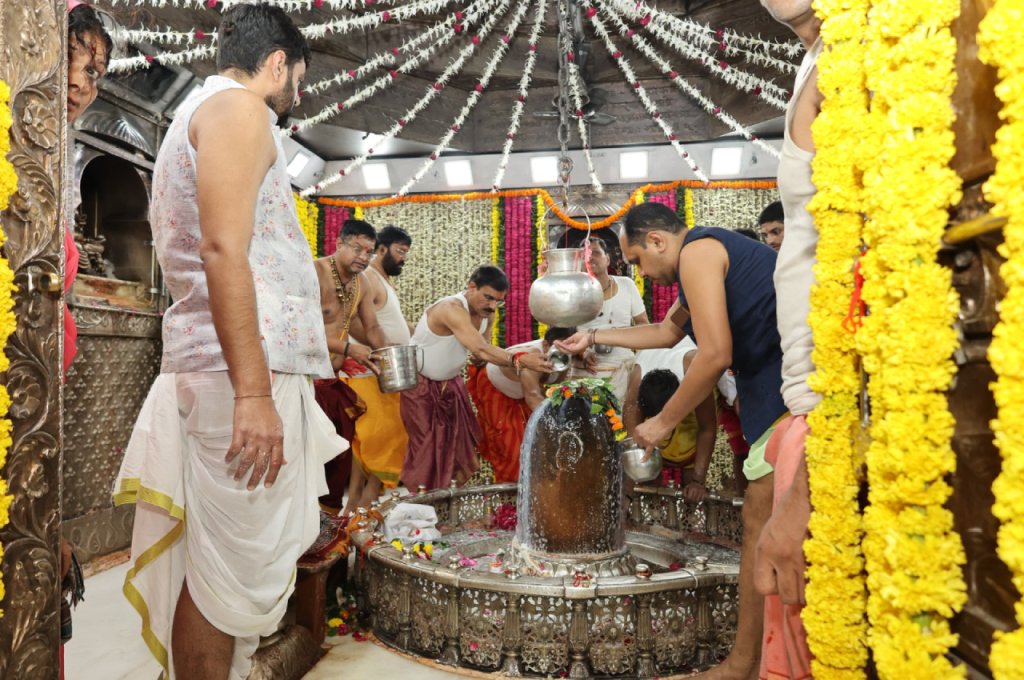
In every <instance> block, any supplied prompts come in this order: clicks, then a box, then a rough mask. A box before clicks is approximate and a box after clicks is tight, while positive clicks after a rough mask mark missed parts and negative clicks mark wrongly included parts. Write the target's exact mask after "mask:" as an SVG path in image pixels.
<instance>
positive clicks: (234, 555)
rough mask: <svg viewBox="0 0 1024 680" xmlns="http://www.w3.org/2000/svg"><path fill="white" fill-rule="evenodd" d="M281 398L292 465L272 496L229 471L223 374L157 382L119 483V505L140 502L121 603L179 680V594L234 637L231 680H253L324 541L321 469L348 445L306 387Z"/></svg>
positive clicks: (230, 399) (277, 399)
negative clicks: (261, 647) (175, 652)
mask: <svg viewBox="0 0 1024 680" xmlns="http://www.w3.org/2000/svg"><path fill="white" fill-rule="evenodd" d="M273 395H274V404H275V405H276V407H277V410H278V413H279V414H280V415H281V421H282V423H283V425H284V456H285V461H286V464H285V465H282V466H281V469H280V473H279V475H278V477H277V481H276V482H275V483H274V486H273V487H271V488H269V489H267V488H266V487H264V486H263V485H262V483H261V484H260V485H259V486H258V487H257V488H256V489H254V490H253V491H249V490H248V489H247V488H246V484H247V483H248V479H249V474H247V475H246V476H245V478H243V479H242V480H240V481H237V482H236V481H235V480H234V476H233V471H234V469H235V468H236V467H237V465H238V459H237V458H236V459H235V460H233V461H232V462H231V463H226V462H225V461H224V458H225V456H226V455H227V450H228V447H229V446H230V444H231V435H232V422H233V414H234V391H233V390H232V388H231V382H230V380H229V379H228V375H227V372H225V371H218V372H206V373H178V374H173V373H163V374H161V375H160V376H158V377H157V379H156V382H155V383H154V384H153V387H152V389H151V390H150V393H149V396H148V397H147V398H146V402H145V404H144V405H143V407H142V412H141V413H140V414H139V419H138V421H137V423H136V425H135V431H134V432H133V433H132V438H131V441H130V442H129V444H128V449H127V451H126V452H125V457H124V462H123V463H122V464H121V472H120V474H119V475H118V477H117V480H116V481H115V483H114V484H115V486H114V502H115V503H116V504H119V505H120V504H123V503H136V511H135V529H134V534H133V536H132V558H131V563H130V567H131V568H130V570H129V572H128V576H127V578H126V579H125V584H124V594H125V596H126V597H127V598H128V600H129V601H130V602H131V603H132V605H133V606H134V607H135V609H136V610H137V611H138V612H139V615H140V616H141V617H142V637H143V639H144V640H145V642H146V644H147V646H148V647H149V650H150V652H152V654H153V656H155V657H156V659H157V661H159V662H160V664H161V665H162V666H163V668H164V674H165V677H167V678H170V679H172V680H173V678H174V677H175V676H174V664H173V660H172V658H171V629H172V624H173V621H174V610H175V607H176V606H177V602H178V596H179V594H180V592H181V586H182V583H183V582H187V583H188V589H189V593H190V594H191V596H192V599H193V600H194V601H195V603H196V606H197V607H198V608H199V611H200V612H202V614H203V616H205V617H206V619H207V620H208V621H209V622H210V623H211V624H213V625H214V626H215V627H216V628H217V629H219V630H221V631H223V632H225V633H227V634H229V635H233V636H234V637H235V638H236V640H235V651H234V657H233V658H232V662H231V674H230V676H229V678H230V679H231V680H245V678H246V677H247V676H248V675H249V669H250V667H251V660H250V657H251V656H252V654H253V652H255V651H256V647H257V645H258V643H259V639H260V636H261V635H269V634H271V633H273V632H274V631H275V630H276V629H277V626H278V624H279V622H280V620H281V618H282V616H283V615H284V612H285V608H286V607H287V605H288V598H289V596H290V595H291V593H292V590H293V589H294V586H295V563H296V560H298V558H299V557H300V556H301V555H302V553H303V552H304V551H305V550H306V548H308V547H309V546H310V545H311V544H312V543H313V541H314V540H315V539H316V537H317V535H318V533H319V508H318V505H317V498H318V497H319V496H320V495H322V494H325V493H327V483H326V480H325V478H324V463H326V462H327V461H328V460H330V459H331V458H333V457H334V456H336V455H338V454H339V453H340V452H341V451H342V450H343V449H344V448H345V447H346V446H347V443H346V442H345V440H344V439H342V438H341V437H339V436H338V435H337V433H336V431H335V428H334V426H333V425H332V424H331V422H330V420H328V419H327V416H326V415H324V413H323V411H322V410H321V409H320V407H319V406H317V404H316V400H315V399H314V397H313V386H312V384H311V383H310V381H309V379H308V378H307V377H306V376H302V375H295V374H284V373H277V374H275V375H274V387H273ZM250 474H251V472H250ZM182 680H184V679H182Z"/></svg>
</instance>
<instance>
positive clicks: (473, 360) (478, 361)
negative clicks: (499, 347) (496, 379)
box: [469, 354, 487, 368]
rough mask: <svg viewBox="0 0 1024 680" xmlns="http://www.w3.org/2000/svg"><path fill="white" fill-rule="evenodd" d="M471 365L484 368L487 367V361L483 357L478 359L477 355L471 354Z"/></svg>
mask: <svg viewBox="0 0 1024 680" xmlns="http://www.w3.org/2000/svg"><path fill="white" fill-rule="evenodd" d="M469 363H471V364H473V365H474V366H476V367H477V368H483V367H484V366H486V365H487V359H484V358H483V357H478V356H476V355H475V354H470V355H469Z"/></svg>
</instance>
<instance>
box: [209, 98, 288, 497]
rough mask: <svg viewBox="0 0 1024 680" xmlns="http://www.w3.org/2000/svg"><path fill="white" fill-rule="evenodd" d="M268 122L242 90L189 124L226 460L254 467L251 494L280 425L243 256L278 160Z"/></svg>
mask: <svg viewBox="0 0 1024 680" xmlns="http://www.w3.org/2000/svg"><path fill="white" fill-rule="evenodd" d="M269 122H270V121H269V114H268V111H267V107H266V104H264V102H263V101H262V100H260V99H259V97H257V96H256V95H254V94H252V93H250V92H248V91H247V90H229V91H226V92H222V93H220V94H218V95H215V96H214V97H211V98H210V99H209V100H208V101H207V102H205V103H204V104H203V105H202V106H200V107H199V109H198V110H197V111H196V113H195V115H194V116H193V118H192V121H191V123H190V126H189V135H190V139H191V140H192V143H193V145H194V146H195V148H196V157H197V158H196V185H197V186H196V189H197V196H198V207H199V226H200V230H201V232H202V241H201V243H200V246H199V254H200V257H201V258H202V260H203V268H204V270H205V272H206V279H207V285H208V288H209V296H210V312H211V314H212V316H213V326H214V328H215V329H216V332H217V339H218V341H219V342H220V345H221V348H222V350H223V352H224V359H225V362H226V363H227V366H228V376H229V378H230V379H231V384H232V386H233V387H234V391H235V395H236V396H237V397H240V399H237V400H236V401H235V410H234V420H233V432H234V434H233V437H232V442H231V447H230V448H229V449H228V460H231V459H233V458H234V457H235V456H237V455H238V454H239V453H243V455H242V459H241V462H240V463H239V465H238V468H237V470H236V472H235V479H241V478H242V477H243V476H244V475H245V473H246V472H247V471H248V469H249V467H250V466H254V470H253V475H252V477H251V478H250V480H249V485H248V486H249V488H250V489H253V488H255V487H256V484H257V483H258V482H259V480H260V478H262V477H263V475H264V473H267V477H266V480H265V482H264V484H265V485H266V486H270V485H272V484H273V483H274V481H275V480H276V478H277V471H278V468H279V467H280V465H281V464H283V462H284V457H283V452H282V450H281V447H282V445H283V435H282V425H281V419H280V416H279V415H278V413H277V410H276V409H275V408H274V403H273V401H272V400H271V399H270V398H268V397H269V395H270V394H271V381H270V372H269V370H268V369H267V363H266V359H265V357H264V355H263V348H262V346H261V343H260V329H259V320H258V314H257V305H256V290H255V287H254V285H253V279H252V270H251V268H250V266H249V257H248V250H249V242H250V240H251V239H252V233H253V228H254V221H255V214H256V201H257V198H258V196H259V190H260V185H261V184H262V183H263V179H264V177H265V176H266V174H267V171H268V170H269V168H270V166H271V165H272V164H273V162H274V160H275V158H276V156H277V150H276V148H275V146H274V142H273V139H272V137H271V134H272V132H271V129H270V125H269ZM227 177H230V178H231V182H230V183H228V182H226V181H225V178H227Z"/></svg>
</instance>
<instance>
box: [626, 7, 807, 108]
mask: <svg viewBox="0 0 1024 680" xmlns="http://www.w3.org/2000/svg"><path fill="white" fill-rule="evenodd" d="M611 2H612V3H613V6H614V7H615V8H616V9H617V10H618V11H619V12H621V13H622V14H623V15H625V16H627V17H631V18H633V19H637V20H639V21H640V22H641V24H644V25H645V26H646V27H647V29H648V30H650V32H651V34H652V35H654V36H655V37H656V38H658V39H659V40H661V41H662V42H663V43H665V44H666V45H668V46H669V47H671V48H672V49H673V50H674V51H675V52H677V53H678V54H680V55H682V56H684V57H686V58H687V59H692V60H694V61H697V62H700V64H701V65H702V66H704V68H706V69H707V70H708V71H710V72H711V73H712V74H713V75H715V76H717V77H718V78H721V79H722V80H723V81H725V82H726V83H728V84H729V85H732V86H733V87H735V88H737V89H739V90H742V91H744V92H750V93H751V94H753V95H755V96H757V97H759V98H761V99H762V100H763V101H765V102H767V103H769V104H771V105H772V106H774V107H776V108H778V109H781V110H783V111H784V110H785V109H786V106H787V105H788V101H789V92H788V91H787V90H786V88H784V87H779V86H778V85H776V84H775V83H773V82H772V81H770V80H766V79H765V78H761V77H759V76H755V75H754V74H752V73H748V72H747V71H744V70H743V69H741V68H738V67H736V66H731V65H729V64H727V63H725V62H724V61H721V60H720V59H718V58H716V56H715V55H713V54H708V53H706V52H703V51H701V50H700V49H699V48H697V47H695V46H694V45H693V44H692V43H691V42H690V41H689V40H688V39H687V37H684V36H688V35H689V34H690V33H692V26H691V25H690V24H692V23H693V22H690V24H688V23H687V22H685V21H683V20H682V19H679V18H678V17H674V16H672V15H671V14H667V13H665V12H662V11H661V10H659V9H654V8H648V7H647V6H646V5H643V4H642V3H639V4H632V3H631V2H630V0H611ZM697 26H698V27H699V24H697ZM700 28H704V27H700ZM710 30H711V29H707V31H710ZM674 31H675V32H674ZM688 32H689V33H688ZM702 35H704V36H706V35H707V33H706V32H704V33H702ZM731 35H732V38H733V39H737V36H738V34H731ZM723 38H724V32H723ZM762 42H763V43H765V44H773V45H780V44H786V43H769V42H768V41H762Z"/></svg>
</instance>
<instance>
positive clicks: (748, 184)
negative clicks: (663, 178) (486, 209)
mask: <svg viewBox="0 0 1024 680" xmlns="http://www.w3.org/2000/svg"><path fill="white" fill-rule="evenodd" d="M777 186H778V184H777V183H776V182H775V181H773V180H763V181H743V182H725V181H720V182H708V183H707V184H705V183H704V182H698V181H695V180H686V179H680V180H676V181H675V182H668V183H666V184H645V185H644V186H642V187H640V188H638V189H636V190H635V191H633V193H632V194H631V195H630V197H629V200H628V201H626V202H625V203H624V204H623V205H622V207H621V208H619V209H618V210H617V211H615V213H613V214H611V215H609V216H608V217H606V218H604V219H603V220H601V221H600V222H594V223H592V224H587V223H586V222H579V221H577V220H574V219H572V218H571V217H569V216H568V215H566V214H565V213H564V212H563V211H562V209H561V208H560V207H558V205H557V204H556V203H555V199H554V198H552V197H551V194H549V193H548V192H547V190H545V189H518V190H509V191H474V192H471V193H467V194H411V195H407V196H392V197H390V198H378V199H374V200H371V201H350V200H347V199H343V198H321V199H319V200H320V203H321V204H323V205H332V206H336V207H340V208H380V207H383V206H386V205H395V204H396V203H448V202H452V201H479V200H483V199H494V198H525V197H528V196H540V197H541V199H542V200H543V201H544V203H545V204H546V205H547V206H548V209H549V210H551V212H553V213H554V214H555V215H557V216H558V218H559V219H561V220H562V221H563V222H564V223H566V224H567V225H569V226H570V227H573V228H575V229H584V230H586V229H588V228H590V229H603V228H604V227H607V226H610V225H612V224H613V223H615V222H616V221H618V220H619V219H621V218H622V216H623V215H625V214H626V212H628V211H629V209H630V208H632V207H633V205H634V204H635V203H636V199H637V197H638V196H639V195H640V194H651V193H658V192H661V191H672V190H674V189H678V188H680V187H685V188H688V189H774V188H775V187H777Z"/></svg>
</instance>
